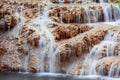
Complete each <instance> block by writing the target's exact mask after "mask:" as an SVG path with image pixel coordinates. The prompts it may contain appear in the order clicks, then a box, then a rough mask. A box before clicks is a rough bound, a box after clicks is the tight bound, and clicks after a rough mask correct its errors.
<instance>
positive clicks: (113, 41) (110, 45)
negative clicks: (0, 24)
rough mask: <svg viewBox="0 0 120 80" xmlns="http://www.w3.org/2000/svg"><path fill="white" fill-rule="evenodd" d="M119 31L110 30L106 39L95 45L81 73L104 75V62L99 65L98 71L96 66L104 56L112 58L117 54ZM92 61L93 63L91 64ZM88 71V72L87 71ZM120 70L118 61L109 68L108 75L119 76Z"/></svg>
mask: <svg viewBox="0 0 120 80" xmlns="http://www.w3.org/2000/svg"><path fill="white" fill-rule="evenodd" d="M119 33H120V32H113V31H108V34H107V35H106V36H105V38H104V40H103V41H101V42H100V44H97V45H95V46H94V47H93V48H92V49H91V51H90V53H89V54H88V56H87V57H86V60H85V61H84V63H83V66H82V69H81V70H80V75H97V74H98V73H99V74H100V75H104V71H103V70H104V64H103V65H101V66H99V68H98V69H97V71H96V66H97V64H98V61H99V60H100V59H102V58H108V59H109V58H110V59H111V57H114V56H119V54H118V55H116V53H115V51H116V46H117V45H119V36H118V35H119ZM90 63H92V65H91V64H90ZM116 67H117V68H116ZM86 71H88V72H86ZM119 72H120V66H119V64H118V63H113V64H112V65H111V67H110V69H109V73H108V76H109V77H118V76H119Z"/></svg>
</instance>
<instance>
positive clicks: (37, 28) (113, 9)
mask: <svg viewBox="0 0 120 80" xmlns="http://www.w3.org/2000/svg"><path fill="white" fill-rule="evenodd" d="M59 1H60V0H51V2H50V1H48V0H44V1H43V0H39V1H32V2H29V1H20V0H19V1H14V0H12V1H6V0H3V1H1V3H0V71H3V72H4V71H14V72H16V71H17V72H18V71H23V72H25V71H27V72H33V73H35V72H62V73H69V74H72V75H80V74H81V73H83V74H84V75H85V74H86V75H87V74H89V73H90V68H91V69H92V68H94V70H95V71H96V74H99V75H108V76H111V77H112V76H114V75H117V77H118V76H119V72H117V73H115V71H116V70H117V69H119V68H118V66H120V65H119V62H120V60H119V57H118V56H119V51H120V49H119V48H120V46H119V44H120V43H119V40H120V28H119V27H118V26H113V25H109V24H107V23H106V24H105V23H98V24H96V23H95V22H105V21H108V22H109V21H115V20H117V19H119V18H120V12H119V7H118V6H115V5H114V4H113V3H109V4H108V3H103V4H99V3H91V4H89V0H86V1H87V3H86V2H84V4H79V3H82V0H64V2H63V1H62V2H59ZM91 1H93V0H91ZM52 2H53V3H52ZM95 2H100V1H99V0H96V1H95ZM106 2H108V0H106ZM58 3H60V4H58ZM64 3H66V4H64ZM69 3H71V4H69ZM75 3H76V4H75ZM83 23H84V24H83ZM85 23H87V24H85ZM91 23H94V24H91ZM96 60H97V63H96V65H94V67H91V65H93V63H94V61H96ZM114 63H115V64H116V65H114ZM101 65H102V66H103V67H101ZM112 65H113V66H115V67H113V68H114V69H113V70H114V74H113V73H111V72H110V71H111V70H112ZM100 70H103V72H102V73H101V72H100Z"/></svg>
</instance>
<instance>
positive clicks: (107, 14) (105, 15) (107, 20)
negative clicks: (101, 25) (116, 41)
mask: <svg viewBox="0 0 120 80" xmlns="http://www.w3.org/2000/svg"><path fill="white" fill-rule="evenodd" d="M102 8H103V14H104V21H105V22H109V20H110V19H109V13H108V7H105V6H103V7H102Z"/></svg>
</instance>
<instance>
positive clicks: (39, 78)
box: [0, 72, 120, 80]
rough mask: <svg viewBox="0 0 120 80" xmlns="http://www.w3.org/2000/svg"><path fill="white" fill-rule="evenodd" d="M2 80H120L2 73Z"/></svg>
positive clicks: (65, 75)
mask: <svg viewBox="0 0 120 80" xmlns="http://www.w3.org/2000/svg"><path fill="white" fill-rule="evenodd" d="M0 80H120V79H115V78H114V79H112V78H106V77H101V76H71V75H67V74H57V73H37V74H30V73H11V72H10V73H0Z"/></svg>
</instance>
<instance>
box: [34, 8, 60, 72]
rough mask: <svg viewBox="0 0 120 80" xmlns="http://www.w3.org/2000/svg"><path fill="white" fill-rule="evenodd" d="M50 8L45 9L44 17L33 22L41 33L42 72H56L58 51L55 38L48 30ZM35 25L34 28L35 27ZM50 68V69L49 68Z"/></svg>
mask: <svg viewBox="0 0 120 80" xmlns="http://www.w3.org/2000/svg"><path fill="white" fill-rule="evenodd" d="M38 9H39V8H38ZM48 12H49V10H48V8H44V12H43V15H42V16H38V17H37V18H36V19H35V20H33V21H32V22H33V23H34V24H35V25H36V26H37V27H38V29H36V30H39V31H40V37H41V39H40V40H39V48H40V49H42V51H41V50H40V52H39V55H40V72H46V71H49V72H55V60H56V57H55V56H56V55H57V53H58V49H57V47H56V45H55V41H54V36H53V35H52V33H51V32H50V31H49V29H48V25H49V22H50V21H51V20H50V19H49V18H48ZM35 25H34V26H35ZM48 67H49V68H48Z"/></svg>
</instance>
